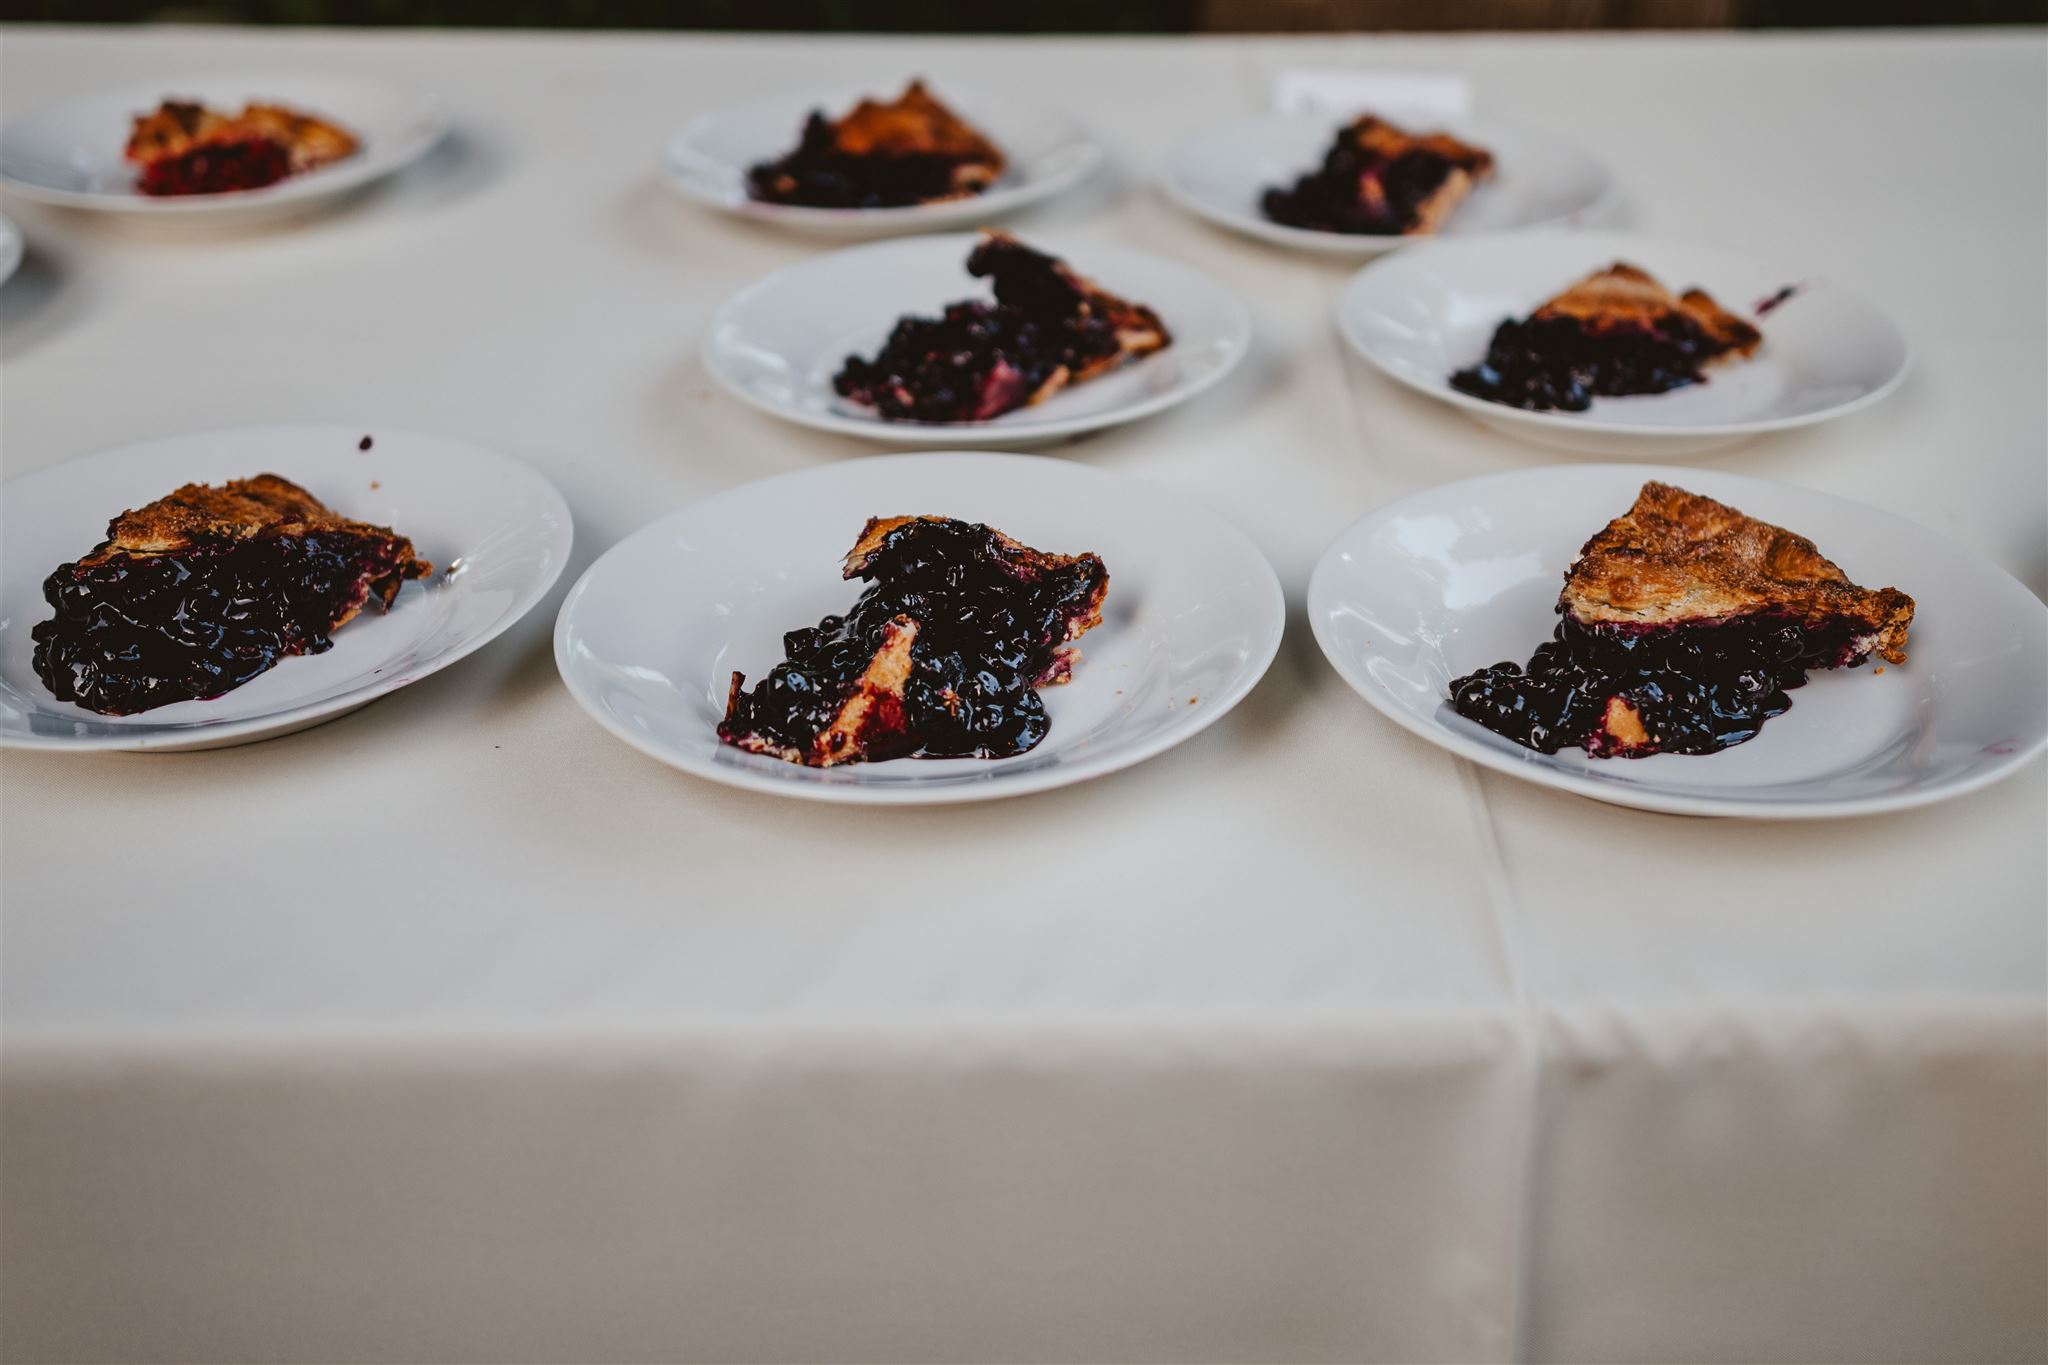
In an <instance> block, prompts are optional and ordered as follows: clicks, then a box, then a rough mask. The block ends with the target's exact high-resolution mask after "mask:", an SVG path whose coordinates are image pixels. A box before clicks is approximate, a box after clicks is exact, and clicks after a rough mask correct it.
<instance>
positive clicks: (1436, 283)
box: [1337, 232, 1912, 456]
mask: <svg viewBox="0 0 2048 1365" xmlns="http://www.w3.org/2000/svg"><path fill="white" fill-rule="evenodd" d="M1616 261H1627V262H1628V263H1630V264H1631V265H1637V266H1641V267H1642V268H1643V269H1645V270H1647V271H1649V272H1650V273H1651V274H1652V275H1655V276H1656V277H1657V278H1658V279H1659V280H1660V281H1662V282H1663V283H1664V284H1665V286H1666V287H1668V288H1670V289H1671V290H1672V291H1674V292H1678V291H1682V290H1684V289H1687V288H1690V287H1692V286H1694V285H1697V286H1699V287H1700V288H1702V289H1705V290H1706V291H1707V292H1708V293H1709V294H1712V295H1713V296H1714V298H1715V300H1716V301H1717V302H1718V303H1720V304H1721V305H1722V306H1723V307H1725V308H1728V309H1729V310H1730V311H1732V312H1735V313H1739V314H1742V315H1743V316H1745V317H1751V318H1754V319H1755V321H1756V323H1757V325H1758V326H1759V327H1761V328H1762V329H1763V334H1764V341H1763V345H1762V346H1761V347H1759V348H1758V349H1757V352H1756V354H1755V355H1753V356H1751V357H1750V358H1749V359H1748V360H1743V361H1733V362H1730V363H1729V364H1726V365H1719V366H1714V367H1712V368H1711V369H1709V370H1708V376H1709V377H1708V380H1707V382H1706V383H1704V384H1694V385H1691V386H1689V387H1687V388H1682V389H1673V390H1672V391H1671V392H1669V393H1659V394H1644V395H1641V396H1638V397H1632V398H1596V399H1595V400H1593V406H1592V407H1591V408H1590V409H1589V410H1587V411H1585V412H1525V411H1523V410H1522V409H1520V408H1511V407H1508V406H1507V405H1506V404H1504V403H1490V402H1487V401H1486V400H1485V399H1481V398H1474V397H1472V396H1471V395H1470V394H1464V393H1459V392H1458V391H1457V390H1456V389H1453V388H1452V387H1451V384H1450V376H1451V373H1452V371H1454V370H1461V369H1464V368H1465V367H1466V366H1468V365H1473V364H1476V363H1478V362H1479V360H1480V359H1482V358H1483V357H1484V356H1485V354H1486V347H1487V343H1488V342H1489V341H1490V340H1491V339H1492V337H1493V332H1494V329H1495V328H1496V327H1498V326H1499V325H1500V324H1501V322H1502V321H1503V320H1505V319H1506V318H1509V317H1517V318H1519V317H1525V316H1527V315H1528V314H1529V313H1530V312H1532V311H1533V310H1534V309H1535V308H1536V307H1537V306H1538V305H1540V304H1541V303H1542V302H1543V301H1544V300H1545V299H1548V298H1550V297H1551V296H1553V295H1555V294H1557V293H1558V292H1560V291H1561V290H1563V289H1565V288H1566V287H1567V286H1569V285H1571V284H1573V283H1575V282H1576V281H1578V280H1580V279H1582V278H1584V277H1585V276H1586V275H1589V274H1591V273H1592V272H1593V271H1595V270H1600V269H1604V268H1605V267H1607V266H1609V265H1612V264H1614V263H1615V262H1616ZM1786 285H1794V286H1797V292H1796V293H1795V294H1793V296H1792V297H1791V298H1789V299H1787V300H1786V301H1785V302H1783V303H1782V304H1780V305H1778V307H1777V308H1775V309H1774V310H1773V311H1772V312H1771V313H1769V314H1768V315H1767V316H1764V317H1760V318H1758V317H1756V316H1755V313H1756V308H1757V306H1758V305H1759V304H1760V303H1761V302H1762V301H1763V300H1765V299H1768V298H1770V297H1771V296H1772V295H1773V294H1775V293H1777V292H1778V290H1779V289H1781V288H1783V287H1784V286H1786ZM1337 325H1338V327H1339V328H1340V329H1341V330H1342V331H1343V333H1344V336H1345V338H1346V339H1347V340H1348V341H1350V343H1351V345H1352V347H1353V348H1354V349H1355V350H1356V351H1357V352H1358V353H1359V354H1360V355H1362V356H1364V357H1365V358H1366V359H1367V360H1368V361H1370V362H1372V364H1374V365H1375V366H1377V367H1378V368H1379V369H1381V370H1382V371H1384V372H1385V373H1387V374H1388V375H1391V376H1392V377H1393V378H1395V379H1397V380H1399V381H1400V382H1401V383H1403V384H1406V385H1407V386H1408V387H1410V388H1412V389H1415V390H1417V391H1418V392H1421V393H1426V394H1428V395H1429V396H1430V397H1432V398H1435V399H1439V400H1441V401H1443V402H1446V403H1450V404H1452V405H1454V406H1456V407H1460V408H1463V409H1465V410H1466V411H1467V412H1470V413H1471V414H1472V415H1473V416H1474V417H1477V418H1478V419H1479V420H1480V421H1482V422H1484V423H1486V424H1487V425H1488V426H1491V427H1495V428H1497V429H1499V430H1501V431H1505V432H1509V433H1511V434H1513V435H1516V436H1521V437H1525V438H1527V439H1528V440H1532V441H1536V442H1538V443H1540V444H1543V445H1548V446H1555V447H1561V448H1563V449H1566V450H1578V451H1585V452H1588V453H1592V454H1606V455H1645V454H1656V455H1664V456H1671V455H1682V454H1687V453H1691V452H1695V451H1701V450H1711V449H1713V448H1714V447H1716V446H1724V445H1728V444H1730V443H1731V442H1734V441H1739V440H1742V439H1744V438H1745V437H1749V436H1754V435H1756V434H1758V433H1760V432H1766V431H1781V430H1784V429H1786V428H1789V427H1800V426H1807V425H1809V424H1811V423H1814V422H1824V421H1827V420H1828V419H1830V418H1834V417H1841V416H1845V415H1846V414H1848V413H1851V412H1854V411H1856V410H1857V409H1858V408H1863V407H1867V406H1869V405H1870V404H1872V403H1875V402H1876V401H1877V400H1878V399H1880V398H1882V397H1884V396H1885V395H1886V394H1888V393H1890V392H1891V391H1892V390H1893V389H1895V388H1897V387H1898V385H1899V382H1900V381H1901V380H1902V379H1904V378H1905V377H1906V370H1907V368H1908V367H1909V365H1910V364H1911V359H1912V356H1911V352H1910V351H1909V350H1908V348H1907V346H1906V339H1905V337H1904V335H1902V334H1901V333H1900V331H1899V329H1898V327H1897V326H1896V325H1895V324H1894V323H1893V322H1892V320H1891V319H1890V318H1888V317H1886V316H1885V315H1884V314H1883V313H1881V312H1879V311H1878V310H1877V308H1875V307H1874V306H1872V305H1871V304H1869V303H1867V302H1865V301H1864V300H1863V299H1862V298H1861V297H1860V296H1858V295H1857V294H1855V293H1853V292H1851V291H1850V290H1848V289H1846V288H1844V287H1843V286H1842V285H1840V284H1838V283H1837V282H1835V281H1834V280H1832V279H1830V278H1829V277H1828V276H1827V274H1826V273H1825V272H1822V271H1812V270H1800V269H1797V268H1795V267H1791V266H1780V265H1771V264H1758V263H1756V262H1753V261H1750V260H1748V259H1746V258H1744V257H1742V256H1738V255H1735V254H1734V253H1732V252H1726V251H1718V250H1714V249H1711V248H1706V247H1695V246H1687V245H1684V244H1683V243H1677V242H1667V241H1664V240H1662V239H1660V238H1653V237H1640V236H1636V235H1633V234H1629V233H1616V232H1545V233H1529V234H1525V235H1520V236H1514V237H1503V238H1497V239H1494V240H1491V241H1485V242H1479V241H1467V242H1453V241H1436V242H1429V243H1425V244H1423V245H1420V246H1417V247H1415V248H1414V249H1413V250H1410V251H1404V252H1401V253H1400V254H1399V255H1397V256H1390V257H1388V258H1387V259H1386V260H1383V261H1375V262H1373V263H1372V264H1371V265H1369V266H1367V267H1366V268H1365V269H1363V270H1361V271H1359V272H1358V274H1357V275H1356V276H1354V277H1353V278H1352V281H1351V283H1350V284H1349V285H1347V286H1345V289H1344V292H1343V294H1341V295H1340V296H1339V297H1338V300H1337Z"/></svg>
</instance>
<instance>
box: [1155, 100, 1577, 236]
mask: <svg viewBox="0 0 2048 1365" xmlns="http://www.w3.org/2000/svg"><path fill="white" fill-rule="evenodd" d="M1387 117H1389V118H1391V119H1393V120H1394V121H1395V122H1396V123H1399V124H1401V125H1402V126H1403V127H1407V128H1413V129H1417V130H1425V129H1426V130H1430V131H1438V130H1441V131H1443V132H1448V133H1451V134H1453V135H1455V136H1457V137H1460V138H1463V139H1464V140H1466V141H1468V142H1471V143H1474V144H1475V145H1477V146H1481V147H1484V148H1486V149H1487V150H1489V151H1491V152H1492V153H1493V157H1494V173H1493V177H1492V178H1491V179H1489V180H1488V181H1486V182H1485V183H1484V184H1481V185H1479V186H1477V187H1476V188H1474V189H1473V191H1472V193H1471V194H1470V195H1469V196H1468V197H1467V198H1466V200H1465V202H1464V203H1462V204H1460V205H1458V207H1457V209H1456V210H1455V211H1454V212H1453V213H1452V214H1451V216H1450V217H1449V218H1448V219H1446V220H1445V222H1444V226H1443V229H1442V231H1441V232H1440V233H1438V234H1436V235H1438V236H1444V237H1466V236H1472V235H1475V234H1482V233H1498V232H1508V231H1513V230H1516V229H1520V228H1532V227H1543V226H1547V225H1553V224H1583V223H1591V222H1594V221H1596V220H1598V219H1599V218H1600V217H1601V216H1602V215H1604V214H1606V213H1607V212H1609V211H1610V210H1611V209H1612V208H1613V207H1614V201H1615V189H1614V179H1613V177H1612V176H1610V175H1609V174H1608V173H1607V168H1606V167H1605V166H1603V165H1601V164H1600V162H1599V160H1598V159H1597V158H1595V157H1594V156H1593V155H1592V153H1590V152H1588V151H1586V150H1585V149H1584V148H1583V147H1580V146H1579V145H1578V144H1576V143H1574V142H1570V141H1568V140H1566V139H1564V138H1561V137H1558V136H1556V135H1555V134H1551V133H1546V132H1543V131H1541V130H1538V129H1534V128H1530V127H1528V126H1527V125H1525V124H1521V123H1519V122H1515V123H1505V122H1504V123H1496V122H1492V121H1490V120H1481V119H1470V118H1450V119H1446V118H1437V117H1431V116H1428V115H1417V116H1406V115H1403V114H1401V113H1399V112H1398V111H1389V112H1388V113H1387ZM1344 122H1345V120H1342V119H1339V118H1335V117H1330V116H1326V115H1318V114H1257V115H1253V116H1252V117H1250V118H1242V119H1238V120H1236V121H1235V122H1232V123H1226V124H1222V125H1221V126H1218V127H1213V128H1208V129H1205V130H1202V131H1200V132H1196V133H1193V134H1190V135H1189V136H1188V137H1186V138H1185V139H1183V140H1182V141H1181V142H1179V143H1177V144H1176V145H1175V146H1174V148H1173V150H1172V151H1170V152H1168V153H1167V156H1166V164H1165V166H1164V167H1163V169H1162V172H1161V176H1160V185H1161V188H1163V189H1164V190H1165V192H1166V195H1167V197H1168V198H1169V199H1171V200H1173V202H1174V203H1176V204H1178V205H1180V207H1182V208H1184V209H1186V210H1187V211H1188V212H1189V213H1192V214H1195V215H1196V216H1198V217H1201V218H1206V219H1208V220H1209V221H1210V222H1212V223H1215V224H1216V225H1217V226H1219V227H1224V228H1228V229H1230V230H1231V231H1233V232H1241V233H1244V234H1245V235H1246V236H1249V237H1258V238H1261V239H1262V240H1264V241H1268V242H1273V243H1275V244H1277V245H1280V246H1286V247H1293V248H1295V249H1297V250H1301V251H1320V252H1327V253H1329V254H1331V255H1337V256H1377V255H1379V254H1380V253H1381V252H1384V251H1392V250H1393V249H1394V248H1395V247H1399V246H1408V245H1411V244H1413V243H1415V242H1418V241H1427V240H1430V239H1429V238H1427V237H1414V236H1401V235H1393V234H1390V235H1386V236H1369V235H1366V234H1362V233H1350V232H1315V231H1311V230H1310V229H1307V228H1297V227H1288V226H1287V225H1286V224H1284V223H1276V222H1274V221H1273V220H1272V219H1270V218H1268V217H1266V215H1265V214H1264V212H1263V211H1261V209H1260V207H1259V202H1260V199H1261V198H1262V197H1263V196H1264V194H1265V192H1266V191H1267V190H1269V189H1272V188H1274V187H1275V186H1291V185H1292V184H1293V183H1294V182H1295V181H1296V180H1297V179H1299V178H1300V177H1301V176H1302V175H1304V174H1306V173H1308V172H1310V171H1313V170H1314V169H1315V168H1316V167H1318V166H1320V165H1321V164H1322V162H1323V154H1324V153H1325V152H1327V151H1328V150H1329V147H1330V144H1331V142H1332V141H1333V140H1334V139H1335V138H1336V135H1337V129H1338V128H1339V127H1340V126H1342V124H1343V123H1344Z"/></svg>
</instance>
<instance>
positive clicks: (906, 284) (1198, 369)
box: [704, 232, 1251, 447]
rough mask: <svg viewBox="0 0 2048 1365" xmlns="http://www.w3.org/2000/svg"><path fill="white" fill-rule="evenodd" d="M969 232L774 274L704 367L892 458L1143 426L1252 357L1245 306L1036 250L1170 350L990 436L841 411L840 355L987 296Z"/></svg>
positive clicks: (1068, 252) (1127, 265)
mask: <svg viewBox="0 0 2048 1365" xmlns="http://www.w3.org/2000/svg"><path fill="white" fill-rule="evenodd" d="M979 240H980V236H979V234H976V233H971V232H963V233H951V234H947V235H944V236H932V237H911V238H905V239H902V240H900V241H889V242H871V243H869V244H867V245H865V246H857V247H847V248H844V249H843V250H839V251H834V252H831V253H829V254H827V255H823V256H816V257H813V258H811V259H810V260H807V261H803V262H800V263H798V264H796V265H793V266H789V267H787V268H786V269H783V270H778V271H776V272H775V273H774V274H773V275H770V276H768V277H767V278H766V279H764V280H761V281H759V282H758V283H756V284H753V285H750V286H749V287H747V288H746V289H743V290H741V291H740V292H739V293H738V294H736V295H734V296H733V297H732V298H731V299H728V300H727V301H726V302H725V304H724V305H723V306H722V307H721V308H719V310H718V313H717V314H716V316H714V317H713V318H712V320H711V330H710V333H709V334H708V336H707V337H706V338H705V343H704V365H705V368H706V369H707V370H709V371H710V372H711V375H712V377H713V378H715V379H716V380H718V382H719V383H721V384H723V385H724V386H725V387H726V388H728V389H730V390H731V391H732V392H733V393H735V394H737V395H738V396H739V397H740V398H743V399H745V400H746V401H747V402H749V403H751V404H753V405H754V406H755V407H757V408H760V409H761V410H762V411H764V412H769V413H773V414H774V415H775V416H777V417H782V418H787V419H788V420H789V421H792V422H799V423H802V424H803V425H804V426H809V427H818V428H821V429H822V430H825V431H837V432H841V433H843V434H845V435H849V436H865V437H867V438H869V439H870V440H876V441H887V442H889V443H890V444H892V445H899V446H910V445H930V446H949V447H957V446H963V445H989V446H1016V445H1028V444H1032V443H1035V442H1041V441H1049V440H1052V439H1054V438H1056V437H1060V436H1071V435H1074V434H1076V433H1078V432H1083V431H1093V430H1095V429H1096V428H1099V427H1108V426H1116V425H1118V424H1120V423H1123V422H1131V421H1136V420H1137V419H1138V418H1140V417H1148V416H1150V415H1151V414H1153V413H1155V412H1159V411H1161V410H1162V409H1165V408H1169V407H1172V406H1174V405H1175V404H1177V403H1184V402H1186V401H1187V400H1188V399H1190V398H1193V397H1194V396H1195V395H1196V394H1198V393H1200V392H1202V390H1204V389H1206V388H1208V387H1209V386H1210V385H1212V384H1214V383H1216V382H1217V381H1218V380H1220V379H1222V378H1223V376H1224V375H1226V374H1228V373H1229V372H1230V370H1231V368H1232V367H1233V366H1235V365H1236V364H1237V363H1238V361H1240V360H1242V359H1243V358H1244V354H1245V351H1246V350H1247V349H1248V348H1249V346H1250V344H1251V317H1250V314H1249V313H1247V312H1246V310H1245V307H1244V305H1243V304H1242V303H1240V302H1238V300H1237V298H1236V297H1235V296H1234V295H1232V294H1231V293H1230V292H1229V291H1228V290H1226V289H1224V288H1223V287H1222V286H1221V285H1218V284H1216V283H1215V282H1214V281H1212V280H1210V279H1209V278H1208V277H1207V276H1206V275H1202V274H1200V273H1199V272H1197V271H1194V270H1190V269H1188V267H1186V266H1184V265H1180V264H1177V263H1175V262H1173V261H1169V260H1165V259H1163V258H1161V257H1158V256H1153V255H1149V254H1147V253H1145V252H1142V251H1132V250H1130V249H1128V248H1126V247H1118V246H1110V245H1107V244H1103V243H1093V242H1080V243H1068V242H1059V241H1044V240H1041V239H1039V238H1037V237H1030V238H1027V239H1025V242H1024V244H1025V245H1026V246H1030V247H1033V248H1036V249H1037V250H1040V251H1048V252H1051V253H1052V254H1053V255H1055V256H1058V257H1060V258H1061V259H1063V260H1065V261H1066V262H1067V263H1068V264H1069V265H1070V266H1072V267H1073V268H1074V269H1075V270H1077V271H1079V272H1080V273H1081V274H1083V275H1085V276H1087V277H1088V278H1090V279H1092V280H1094V281H1095V282H1097V283H1098V284H1100V285H1101V286H1102V287H1103V288H1105V289H1107V290H1110V291H1111V292H1112V293H1116V294H1121V295H1122V296H1124V297H1125V298H1128V299H1132V300H1134V301H1136V302H1138V303H1143V304H1147V305H1149V306H1150V307H1152V308H1154V309H1155V310H1157V311H1158V313H1159V316H1160V319H1161V320H1162V321H1164V322H1165V324H1166V326H1167V328H1168V330H1169V331H1170V332H1171V333H1172V334H1173V344H1172V345H1171V346H1169V347H1167V348H1166V349H1165V350H1163V351H1159V352H1156V353H1154V354H1152V355H1149V356H1146V357H1145V358H1143V359H1142V360H1138V361H1135V362H1132V363H1129V364H1126V365H1123V366H1121V367H1120V368H1118V369H1116V370H1113V371H1111V372H1110V373H1108V374H1106V375H1103V376H1101V377H1100V378H1097V379H1092V380H1090V381H1088V382H1087V383H1085V384H1076V385H1074V386H1073V387H1071V388H1068V389H1064V390H1062V391H1061V392H1059V393H1056V394H1054V395H1053V396H1052V397H1051V398H1049V399H1047V400H1046V401H1045V402H1043V403H1038V404H1034V405H1033V406H1031V407H1027V408H1019V409H1018V410H1016V411H1015V412H1006V413H1004V414H1003V415H1002V416H1000V417H997V418H995V419H994V420H992V421H987V422H929V423H926V422H892V421H888V420H886V419H884V418H883V417H882V416H881V415H880V414H878V413H876V412H874V411H873V410H872V409H869V408H864V407H861V406H859V405H858V404H855V403H851V402H849V401H847V400H846V399H844V398H841V397H840V396H839V395H838V394H837V393H835V392H834V391H833V389H832V376H833V375H834V374H836V373H838V371H839V369H840V367H841V366H843V365H844V364H845V363H846V359H847V357H848V356H849V355H853V354H856V353H858V354H860V355H864V356H872V355H873V354H874V353H875V352H876V351H877V350H879V349H880V348H881V345H882V343H883V342H884V341H885V340H887V339H888V336H889V332H890V330H891V329H892V328H893V327H895V325H896V320H897V319H898V318H899V317H901V316H903V315H904V314H906V313H915V314H919V315H921V316H937V315H938V314H939V313H941V312H942V311H944V309H945V306H946V305H947V304H949V303H953V302H956V301H958V300H961V299H971V298H986V297H988V296H989V283H988V281H987V280H981V279H976V278H975V277H974V276H972V275H969V274H968V273H967V256H968V253H969V252H970V251H972V250H973V249H974V244H975V243H976V242H977V241H979Z"/></svg>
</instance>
